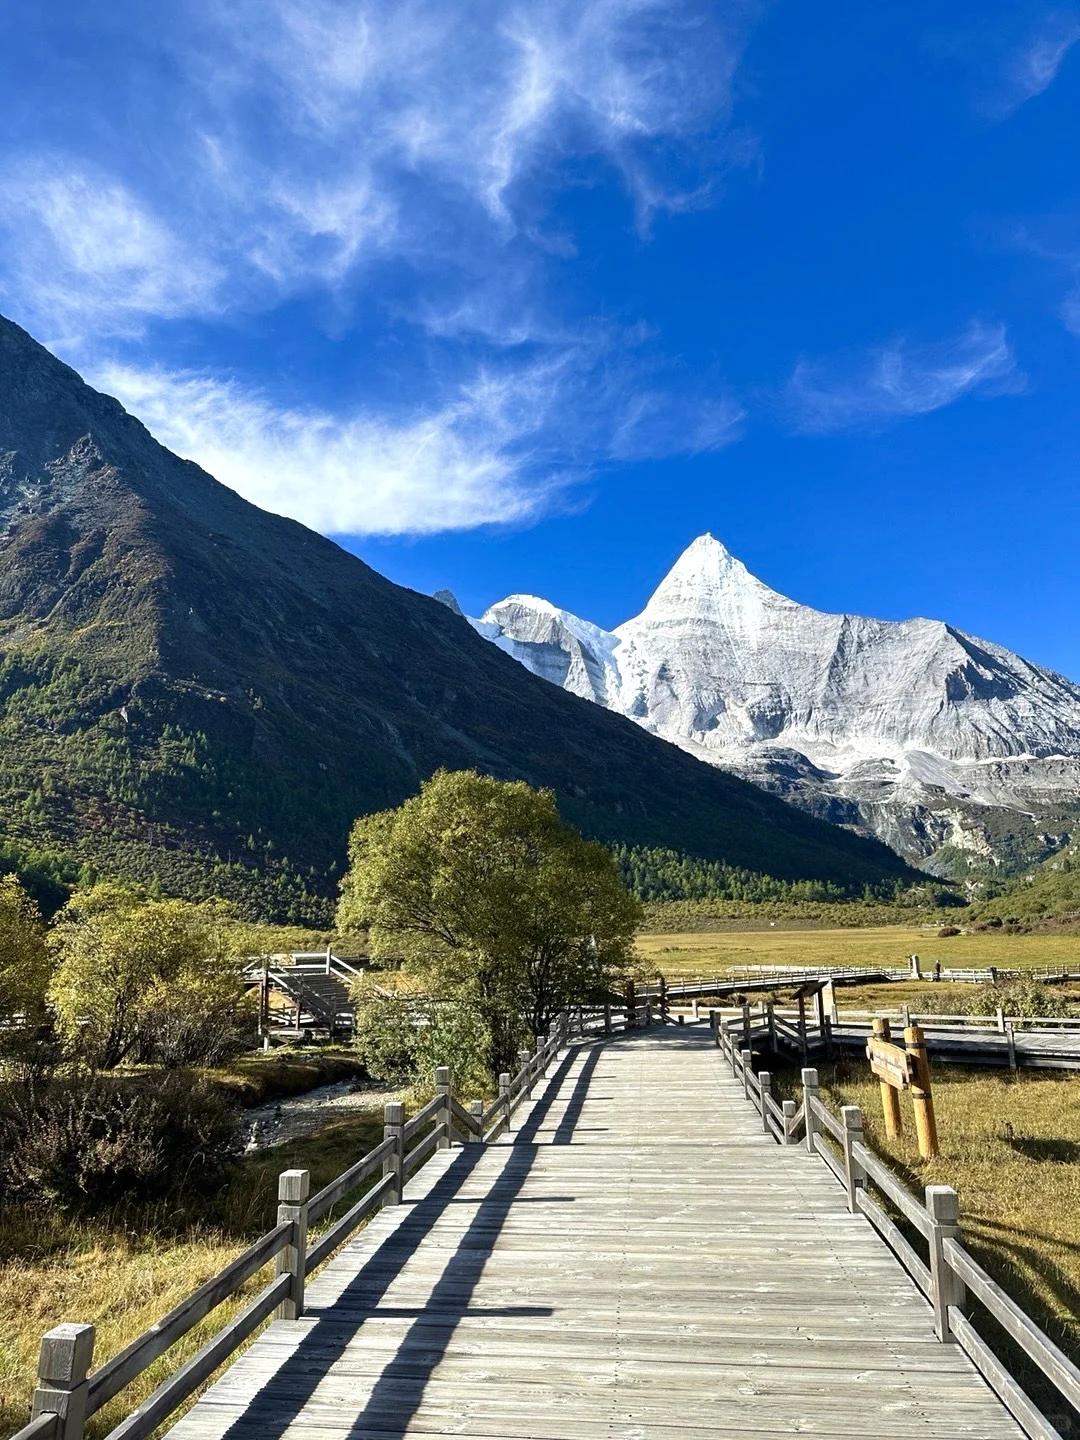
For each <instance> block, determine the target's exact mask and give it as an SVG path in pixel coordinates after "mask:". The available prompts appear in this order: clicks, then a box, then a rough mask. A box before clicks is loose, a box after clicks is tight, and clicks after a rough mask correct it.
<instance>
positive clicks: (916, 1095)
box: [904, 1025, 938, 1160]
mask: <svg viewBox="0 0 1080 1440" xmlns="http://www.w3.org/2000/svg"><path fill="white" fill-rule="evenodd" d="M904 1044H905V1046H906V1047H907V1054H908V1059H909V1060H910V1062H911V1099H912V1101H913V1103H914V1107H915V1130H916V1132H917V1134H918V1137H919V1154H920V1155H921V1156H922V1158H923V1159H924V1160H933V1159H934V1158H935V1157H936V1156H937V1153H938V1134H937V1119H936V1117H935V1115H934V1097H933V1094H932V1093H931V1090H930V1061H929V1060H928V1059H927V1055H926V1039H925V1037H924V1036H923V1032H922V1028H921V1026H919V1025H909V1026H908V1027H907V1029H906V1030H905V1031H904Z"/></svg>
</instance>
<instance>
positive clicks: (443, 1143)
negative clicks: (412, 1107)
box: [435, 1065, 453, 1150]
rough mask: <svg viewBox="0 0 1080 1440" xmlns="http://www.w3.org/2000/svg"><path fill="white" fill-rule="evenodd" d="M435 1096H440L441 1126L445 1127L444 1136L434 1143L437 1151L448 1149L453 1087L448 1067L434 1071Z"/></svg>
mask: <svg viewBox="0 0 1080 1440" xmlns="http://www.w3.org/2000/svg"><path fill="white" fill-rule="evenodd" d="M435 1094H436V1095H441V1096H442V1102H443V1103H442V1109H441V1114H442V1118H443V1124H444V1125H445V1126H446V1134H445V1135H442V1136H440V1138H439V1139H438V1140H437V1141H436V1143H435V1148H436V1149H437V1150H449V1149H450V1096H451V1095H452V1094H453V1087H452V1085H451V1083H450V1067H449V1065H439V1066H437V1067H436V1070H435Z"/></svg>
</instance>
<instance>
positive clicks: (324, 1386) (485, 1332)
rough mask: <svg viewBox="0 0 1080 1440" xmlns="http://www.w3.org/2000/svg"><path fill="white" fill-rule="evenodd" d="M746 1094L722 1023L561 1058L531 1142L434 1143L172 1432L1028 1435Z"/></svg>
mask: <svg viewBox="0 0 1080 1440" xmlns="http://www.w3.org/2000/svg"><path fill="white" fill-rule="evenodd" d="M745 1093H746V1082H745V1078H744V1079H743V1081H742V1082H741V1083H740V1081H739V1080H737V1079H735V1078H733V1076H732V1074H731V1070H730V1068H728V1067H727V1065H726V1064H725V1060H724V1057H723V1054H722V1051H721V1050H720V1049H718V1048H717V1047H716V1046H715V1044H714V1041H713V1036H712V1034H711V1033H710V1031H709V1030H708V1029H707V1028H706V1027H705V1026H700V1027H699V1026H690V1025H686V1026H679V1027H675V1026H669V1027H655V1026H654V1027H649V1028H647V1029H638V1030H630V1031H628V1032H627V1033H625V1034H623V1035H617V1036H615V1037H613V1038H610V1039H607V1040H600V1041H596V1042H592V1041H588V1042H586V1043H584V1044H582V1045H580V1046H574V1047H572V1048H570V1049H569V1050H566V1051H564V1052H563V1053H562V1054H561V1056H558V1057H556V1058H554V1059H553V1060H552V1063H551V1065H550V1066H549V1068H548V1073H547V1078H546V1080H542V1081H541V1080H538V1081H537V1084H536V1090H535V1098H534V1099H533V1100H532V1101H531V1102H529V1101H526V1102H524V1103H522V1104H521V1105H520V1107H519V1108H518V1109H517V1111H516V1113H515V1115H514V1118H513V1129H512V1130H511V1131H510V1132H509V1133H504V1134H503V1135H502V1136H501V1138H500V1139H498V1140H497V1141H496V1142H495V1143H493V1144H466V1145H463V1146H457V1147H454V1148H452V1149H442V1150H437V1151H436V1152H435V1154H434V1156H433V1157H432V1158H431V1159H430V1160H429V1161H428V1162H427V1163H426V1164H425V1165H423V1167H422V1168H420V1169H418V1170H417V1172H416V1173H415V1175H414V1177H413V1178H412V1180H411V1181H410V1182H409V1184H408V1185H407V1186H406V1187H405V1190H404V1197H403V1203H401V1204H391V1205H387V1206H385V1207H384V1208H383V1209H382V1210H380V1211H379V1212H378V1214H377V1215H376V1216H375V1218H374V1219H373V1220H372V1221H371V1223H370V1224H369V1225H368V1227H367V1228H366V1229H365V1230H364V1231H362V1232H360V1233H359V1234H358V1235H357V1236H356V1237H354V1239H353V1240H352V1241H351V1242H350V1243H349V1244H348V1245H347V1246H346V1248H344V1249H343V1250H341V1251H340V1252H339V1253H338V1255H337V1257H336V1258H335V1259H333V1260H332V1261H331V1262H330V1263H329V1264H328V1265H327V1266H326V1267H325V1269H323V1271H322V1272H321V1274H319V1275H318V1277H317V1278H316V1279H315V1280H313V1281H312V1282H311V1283H309V1286H308V1289H307V1294H306V1299H305V1309H304V1314H303V1316H302V1318H300V1319H297V1320H275V1321H274V1323H273V1324H272V1325H271V1326H270V1327H269V1329H267V1330H265V1331H264V1332H263V1333H262V1334H261V1335H260V1336H259V1337H258V1338H257V1339H256V1340H255V1342H254V1344H252V1345H251V1347H250V1348H249V1349H248V1350H247V1351H246V1352H245V1353H243V1354H242V1355H241V1356H240V1357H239V1358H238V1359H237V1360H236V1361H235V1362H234V1363H233V1364H232V1365H231V1367H230V1368H229V1369H228V1370H226V1371H225V1372H224V1374H223V1375H222V1376H221V1378H219V1379H218V1380H217V1381H216V1383H215V1384H213V1385H212V1387H211V1388H210V1389H209V1390H208V1391H207V1392H206V1393H205V1394H204V1395H203V1396H202V1398H201V1399H200V1400H199V1401H198V1403H197V1404H196V1405H195V1406H194V1408H193V1409H192V1410H191V1411H189V1413H188V1414H187V1415H186V1416H185V1417H184V1418H182V1419H181V1420H180V1421H179V1422H178V1423H177V1424H176V1425H175V1426H174V1427H173V1429H172V1430H171V1431H170V1434H171V1435H172V1436H173V1437H174V1440H226V1437H227V1440H284V1437H288V1440H345V1437H348V1440H386V1437H388V1436H406V1435H444V1434H454V1435H461V1436H471V1437H485V1440H526V1437H528V1440H571V1437H573V1440H616V1437H628V1440H673V1437H675V1436H677V1435H686V1434H691V1433H693V1434H700V1435H701V1437H702V1440H707V1437H708V1436H709V1435H715V1436H718V1437H732V1440H734V1437H736V1436H738V1437H747V1436H784V1435H793V1434H799V1435H811V1436H816V1437H819V1440H834V1437H835V1440H841V1437H853V1436H866V1435H884V1434H888V1435H889V1436H890V1437H894V1440H904V1437H914V1436H922V1437H935V1440H941V1437H945V1436H971V1437H977V1440H996V1437H999V1436H1001V1437H1006V1436H1007V1437H1017V1436H1022V1435H1023V1434H1024V1433H1025V1432H1024V1430H1022V1429H1021V1428H1020V1427H1019V1425H1018V1424H1017V1422H1016V1421H1015V1420H1014V1419H1013V1418H1012V1417H1011V1416H1010V1415H1009V1413H1008V1412H1007V1411H1006V1409H1005V1408H1004V1407H1003V1406H1002V1404H1001V1403H1000V1402H999V1400H998V1399H997V1398H996V1396H995V1395H994V1394H993V1392H992V1391H991V1390H990V1389H989V1387H988V1386H987V1384H986V1383H985V1382H984V1380H983V1379H982V1378H981V1377H980V1375H979V1374H978V1373H977V1371H976V1369H975V1368H974V1366H973V1364H972V1363H971V1361H970V1360H969V1358H968V1356H967V1355H966V1354H965V1352H964V1350H963V1349H962V1348H961V1346H960V1345H957V1344H947V1343H941V1341H940V1340H939V1339H938V1338H937V1337H936V1335H935V1331H934V1314H933V1311H932V1310H931V1308H930V1307H929V1306H928V1304H927V1302H926V1300H925V1299H924V1297H923V1295H922V1293H921V1292H920V1290H919V1289H918V1288H917V1287H916V1285H915V1283H913V1281H912V1280H911V1279H910V1278H909V1276H908V1274H907V1273H906V1271H905V1270H904V1269H903V1268H902V1267H901V1265H900V1263H899V1262H898V1261H897V1259H896V1258H895V1256H894V1254H893V1252H892V1250H890V1249H889V1248H888V1246H887V1245H886V1244H885V1243H884V1241H883V1240H882V1239H881V1237H880V1236H879V1234H878V1232H877V1231H876V1230H875V1229H874V1228H873V1227H872V1226H871V1225H870V1223H869V1222H868V1221H867V1219H866V1218H865V1216H864V1215H863V1214H861V1213H858V1212H856V1213H850V1212H849V1209H848V1206H847V1203H846V1199H847V1197H846V1194H845V1191H844V1189H843V1188H842V1187H841V1186H840V1185H838V1184H837V1183H836V1179H835V1178H834V1176H833V1174H832V1173H831V1170H830V1168H829V1167H828V1166H826V1165H825V1164H822V1162H821V1159H820V1158H819V1157H818V1156H816V1155H814V1154H811V1153H809V1152H808V1151H807V1149H806V1147H805V1146H804V1145H796V1144H790V1145H780V1144H777V1143H776V1142H775V1140H774V1139H773V1138H772V1135H771V1134H769V1133H767V1130H766V1127H765V1126H764V1125H763V1123H762V1122H763V1116H762V1115H759V1113H758V1111H757V1110H756V1109H754V1108H753V1107H752V1106H751V1105H749V1104H748V1103H747V1101H746V1098H745ZM1049 1433H1052V1432H1049Z"/></svg>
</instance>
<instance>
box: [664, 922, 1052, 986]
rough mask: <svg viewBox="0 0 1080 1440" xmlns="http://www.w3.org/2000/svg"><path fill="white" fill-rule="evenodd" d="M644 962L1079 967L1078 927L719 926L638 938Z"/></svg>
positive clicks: (677, 970) (707, 972)
mask: <svg viewBox="0 0 1080 1440" xmlns="http://www.w3.org/2000/svg"><path fill="white" fill-rule="evenodd" d="M637 950H638V955H639V956H640V958H641V960H642V963H643V964H645V965H646V966H648V967H649V968H650V969H651V968H655V970H656V971H657V972H659V973H661V974H663V975H665V976H666V977H667V978H668V979H676V978H678V977H680V976H682V977H686V978H690V977H693V976H699V975H700V976H706V977H711V976H712V975H714V974H715V975H720V974H724V973H726V972H727V971H728V970H729V969H730V968H731V967H732V966H733V965H784V966H801V965H836V966H841V965H842V966H857V967H861V966H867V967H870V968H874V967H877V966H884V967H888V968H889V969H895V968H897V967H900V966H904V965H906V964H907V957H908V956H909V955H911V954H913V953H914V954H916V955H918V956H919V958H920V961H921V962H922V964H923V968H924V972H925V971H926V970H927V969H932V968H933V964H934V961H935V960H940V961H941V963H942V966H944V967H946V968H949V969H957V970H965V969H969V968H975V969H982V968H984V967H985V966H989V965H995V966H997V967H998V968H1000V969H1008V970H1027V969H1041V968H1042V967H1044V966H1046V967H1049V968H1051V969H1054V968H1059V967H1068V968H1069V969H1070V970H1073V971H1080V935H1003V934H1001V933H1000V932H995V931H984V932H981V933H974V934H971V935H954V936H951V937H950V938H948V939H938V936H937V930H936V929H933V928H919V927H914V926H901V925H888V926H878V927H875V928H872V929H862V930H859V929H844V930H839V929H838V930H783V929H780V928H779V925H778V926H777V928H776V929H760V930H722V931H712V932H700V931H695V932H684V933H679V934H670V935H660V934H642V935H639V936H638V939H637Z"/></svg>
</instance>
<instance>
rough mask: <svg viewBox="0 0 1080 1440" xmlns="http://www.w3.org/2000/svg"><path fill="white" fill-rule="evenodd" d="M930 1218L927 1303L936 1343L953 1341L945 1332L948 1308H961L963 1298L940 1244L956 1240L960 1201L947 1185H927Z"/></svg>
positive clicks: (961, 1287) (927, 1203) (958, 1280)
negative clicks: (938, 1341) (932, 1310)
mask: <svg viewBox="0 0 1080 1440" xmlns="http://www.w3.org/2000/svg"><path fill="white" fill-rule="evenodd" d="M926 1208H927V1210H928V1211H929V1214H930V1240H929V1243H930V1299H931V1302H932V1303H933V1306H934V1330H935V1332H936V1334H937V1337H938V1339H939V1340H955V1338H956V1337H955V1336H954V1335H953V1333H952V1331H951V1330H950V1328H949V1306H950V1305H955V1306H956V1307H957V1309H959V1308H961V1307H962V1306H963V1304H964V1300H965V1299H966V1296H967V1291H966V1289H965V1286H964V1282H963V1280H961V1279H960V1276H959V1275H957V1273H956V1271H955V1270H954V1269H953V1268H952V1266H951V1265H950V1264H949V1262H948V1261H947V1260H946V1259H945V1252H944V1250H943V1248H942V1242H943V1241H945V1240H959V1239H960V1197H959V1196H958V1195H957V1193H956V1191H955V1190H954V1189H953V1188H952V1186H951V1185H927V1187H926Z"/></svg>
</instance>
